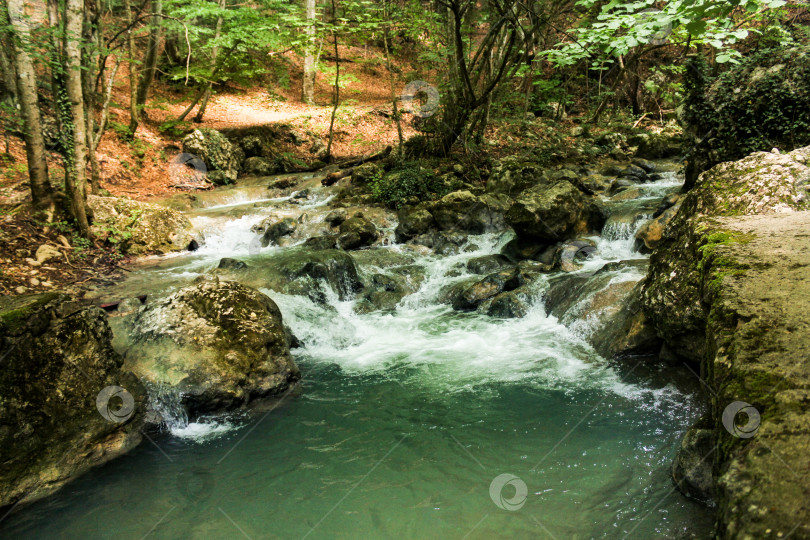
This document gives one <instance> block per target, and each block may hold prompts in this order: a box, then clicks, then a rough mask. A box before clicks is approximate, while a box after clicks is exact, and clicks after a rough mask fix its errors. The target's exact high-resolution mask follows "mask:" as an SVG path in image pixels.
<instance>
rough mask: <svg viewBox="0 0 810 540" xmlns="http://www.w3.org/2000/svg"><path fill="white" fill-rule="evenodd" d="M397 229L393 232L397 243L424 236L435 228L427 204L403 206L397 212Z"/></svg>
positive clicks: (434, 222)
mask: <svg viewBox="0 0 810 540" xmlns="http://www.w3.org/2000/svg"><path fill="white" fill-rule="evenodd" d="M397 221H398V223H397V228H396V230H395V231H394V234H395V235H396V240H397V242H405V241H407V240H410V239H411V238H413V237H415V236H419V235H421V234H425V233H427V232H429V231H430V230H431V229H435V228H436V227H437V225H436V220H435V219H433V214H431V213H430V205H429V204H420V205H417V206H403V207H402V208H400V209H399V211H398V212H397Z"/></svg>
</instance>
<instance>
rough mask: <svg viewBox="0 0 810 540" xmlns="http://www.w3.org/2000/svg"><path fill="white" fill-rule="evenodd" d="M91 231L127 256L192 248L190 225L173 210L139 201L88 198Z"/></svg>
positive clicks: (90, 196)
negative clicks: (91, 214) (114, 245)
mask: <svg viewBox="0 0 810 540" xmlns="http://www.w3.org/2000/svg"><path fill="white" fill-rule="evenodd" d="M87 204H88V205H89V206H90V208H91V210H92V211H93V224H92V226H91V232H92V233H93V234H94V235H95V236H96V237H97V238H104V239H106V240H108V241H110V242H112V243H115V244H117V245H118V247H119V249H120V250H121V251H122V252H123V253H126V254H129V255H152V254H164V253H170V252H173V251H183V250H186V249H189V247H190V246H192V241H193V240H194V238H193V236H192V233H191V222H190V221H189V220H188V218H187V217H185V216H184V215H183V214H181V213H180V212H178V211H177V210H172V209H170V208H165V207H163V206H157V205H155V204H149V203H145V202H140V201H133V200H130V199H124V198H116V197H98V196H96V195H88V197H87Z"/></svg>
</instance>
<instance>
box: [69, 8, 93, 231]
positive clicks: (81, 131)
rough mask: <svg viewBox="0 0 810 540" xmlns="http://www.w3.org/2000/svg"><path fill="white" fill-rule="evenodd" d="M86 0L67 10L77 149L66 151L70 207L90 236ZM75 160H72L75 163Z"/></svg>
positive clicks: (72, 101)
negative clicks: (84, 86) (84, 78)
mask: <svg viewBox="0 0 810 540" xmlns="http://www.w3.org/2000/svg"><path fill="white" fill-rule="evenodd" d="M83 4H84V2H83V0H67V9H66V10H65V23H66V24H65V29H66V34H67V35H66V36H65V58H66V60H67V62H66V64H67V76H66V78H65V89H66V90H67V96H68V100H69V101H70V113H71V123H72V126H71V127H72V135H73V140H72V141H71V142H72V144H73V148H68V149H66V151H65V154H66V155H67V154H70V158H71V159H68V160H67V162H68V163H69V164H71V165H72V166H70V167H68V169H69V170H68V171H66V174H65V185H66V186H67V188H68V196H69V197H70V207H71V210H72V211H73V217H74V218H75V219H76V224H77V226H78V227H79V231H80V232H81V234H82V235H83V236H84V237H86V238H89V237H90V224H89V223H88V220H87V208H86V205H87V194H86V183H87V177H86V169H87V131H86V129H87V124H86V121H85V111H84V95H83V92H82V51H81V39H82V22H83V16H82V8H83ZM71 162H72V163H71Z"/></svg>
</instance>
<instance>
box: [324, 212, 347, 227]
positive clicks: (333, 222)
mask: <svg viewBox="0 0 810 540" xmlns="http://www.w3.org/2000/svg"><path fill="white" fill-rule="evenodd" d="M348 217H349V213H348V212H347V211H346V210H344V209H343V208H338V209H335V210H332V211H331V212H329V213H328V214H326V217H325V218H324V221H325V222H326V223H328V224H329V225H330V226H332V227H339V226H340V224H341V223H343V222H344V221H346V219H348Z"/></svg>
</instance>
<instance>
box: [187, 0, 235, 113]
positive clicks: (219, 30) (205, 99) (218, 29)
mask: <svg viewBox="0 0 810 540" xmlns="http://www.w3.org/2000/svg"><path fill="white" fill-rule="evenodd" d="M226 1H227V0H219V9H222V10H224V9H225V6H226ZM222 22H223V21H222V15H220V16H219V17H217V26H216V31H215V32H214V41H215V42H216V41H217V40H219V36H220V34H221V33H222ZM218 54H219V47H217V46H216V45H214V47H213V48H212V49H211V65H212V66H213V67H212V68H211V70H212V73H211V79H213V78H214V73H213V71H214V70H216V65H217V55H218ZM212 84H213V80H209V81H208V83H206V86H205V94H204V95H203V98H202V103H201V104H200V109H199V110H198V111H197V116H195V117H194V121H195V122H197V123H199V122H202V120H203V116H205V109H206V107H208V100H209V99H211V85H212Z"/></svg>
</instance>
